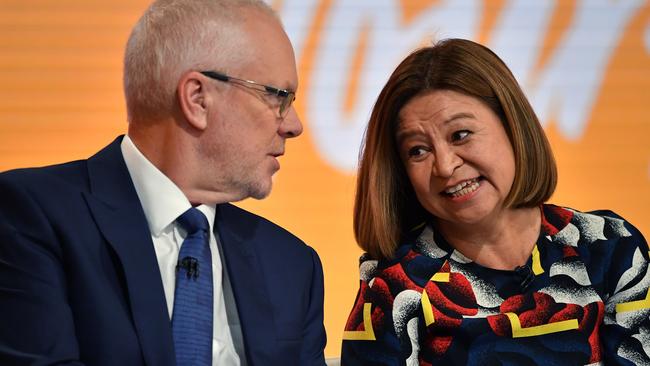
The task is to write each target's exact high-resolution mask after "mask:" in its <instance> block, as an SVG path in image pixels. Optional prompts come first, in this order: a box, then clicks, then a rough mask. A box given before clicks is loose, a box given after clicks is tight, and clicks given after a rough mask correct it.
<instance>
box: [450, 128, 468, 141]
mask: <svg viewBox="0 0 650 366" xmlns="http://www.w3.org/2000/svg"><path fill="white" fill-rule="evenodd" d="M470 133H471V132H470V131H468V130H461V131H456V132H454V133H453V134H451V140H452V141H461V140H464V139H465V138H466V137H467V136H469V134H470Z"/></svg>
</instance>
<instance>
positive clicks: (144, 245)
mask: <svg viewBox="0 0 650 366" xmlns="http://www.w3.org/2000/svg"><path fill="white" fill-rule="evenodd" d="M121 140H122V139H121V138H118V139H117V140H115V141H114V142H113V143H112V144H110V145H109V146H108V147H106V148H105V149H103V150H102V151H100V152H99V153H97V154H96V155H95V156H93V157H91V158H90V159H88V160H81V161H75V162H70V163H66V164H62V165H56V166H50V167H44V168H32V169H20V170H14V171H9V172H5V173H2V174H0V365H23V364H39V365H41V364H48V365H49V364H66V365H82V364H87V365H93V366H95V365H96V366H101V365H129V366H131V365H150V366H164V365H174V364H175V356H174V346H173V338H172V331H171V322H170V320H169V319H170V318H169V314H168V311H167V305H166V302H165V296H164V292H163V286H162V281H161V277H160V272H159V269H158V263H157V260H156V255H155V252H154V248H153V243H152V241H151V234H150V233H149V229H148V225H147V221H146V218H145V216H144V212H143V210H142V207H141V205H140V201H139V200H138V196H137V194H136V191H135V188H134V187H133V183H132V181H131V177H130V176H129V173H128V170H127V168H126V164H125V163H124V160H123V157H122V153H121V150H120V142H121ZM215 220H216V222H215V229H216V230H217V231H218V234H219V237H220V240H221V244H222V248H223V256H222V258H223V259H222V260H224V261H225V264H226V268H227V270H228V274H229V276H230V279H231V283H232V287H233V293H234V296H235V301H236V303H237V310H238V312H239V318H240V322H241V326H242V332H243V338H244V346H245V348H246V359H247V360H248V363H249V364H250V365H323V364H324V363H325V362H324V356H323V348H324V346H325V329H324V327H323V273H322V267H321V263H320V260H319V258H318V255H317V254H316V253H315V252H314V250H313V249H311V248H310V247H308V246H307V245H305V244H304V243H303V242H302V241H300V240H299V239H298V238H296V237H295V236H293V235H291V234H290V233H289V232H287V231H285V230H284V229H282V228H280V227H279V226H277V225H274V224H273V223H271V222H269V221H267V220H265V219H264V218H261V217H259V216H256V215H253V214H251V213H249V212H247V211H244V210H242V209H240V208H237V207H235V206H233V205H230V204H222V205H218V206H217V215H216V219H215Z"/></svg>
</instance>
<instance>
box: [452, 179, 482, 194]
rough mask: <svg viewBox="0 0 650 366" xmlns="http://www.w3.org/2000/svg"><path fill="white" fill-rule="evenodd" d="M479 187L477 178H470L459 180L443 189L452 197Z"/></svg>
mask: <svg viewBox="0 0 650 366" xmlns="http://www.w3.org/2000/svg"><path fill="white" fill-rule="evenodd" d="M478 187H479V183H478V179H476V178H474V179H470V180H466V181H464V182H460V183H458V184H456V185H455V186H453V187H450V188H447V189H445V193H447V194H449V195H452V196H453V197H460V196H464V195H466V194H468V193H472V192H474V191H475V190H477V189H478Z"/></svg>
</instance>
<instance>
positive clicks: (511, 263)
mask: <svg viewBox="0 0 650 366" xmlns="http://www.w3.org/2000/svg"><path fill="white" fill-rule="evenodd" d="M540 225H541V212H540V209H539V208H538V207H533V208H517V209H504V210H503V211H502V212H500V213H499V214H497V215H495V217H494V218H490V219H486V220H484V222H481V223H475V224H454V223H450V222H446V221H437V222H436V227H437V229H438V230H440V232H441V233H442V235H443V236H444V237H445V239H446V240H447V242H448V243H449V244H450V245H451V246H452V247H453V248H454V249H456V250H458V251H459V252H461V253H462V254H463V255H464V256H466V257H467V258H469V259H471V260H473V261H474V262H476V263H478V264H480V265H482V266H484V267H488V268H493V269H501V270H512V269H514V268H516V267H517V266H521V265H523V264H525V263H526V261H527V260H528V258H529V257H530V254H531V252H532V250H533V247H534V246H535V243H536V242H537V238H538V237H539V231H540Z"/></svg>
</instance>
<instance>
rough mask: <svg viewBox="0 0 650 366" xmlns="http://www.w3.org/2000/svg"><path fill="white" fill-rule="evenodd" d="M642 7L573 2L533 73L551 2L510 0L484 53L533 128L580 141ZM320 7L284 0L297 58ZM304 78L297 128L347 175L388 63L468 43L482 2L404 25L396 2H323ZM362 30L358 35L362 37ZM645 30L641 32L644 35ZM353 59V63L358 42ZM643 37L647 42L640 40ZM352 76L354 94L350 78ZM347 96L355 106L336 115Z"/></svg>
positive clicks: (607, 0)
mask: <svg viewBox="0 0 650 366" xmlns="http://www.w3.org/2000/svg"><path fill="white" fill-rule="evenodd" d="M643 3H644V0H619V1H611V0H582V1H576V2H575V9H574V12H573V14H572V16H571V21H570V25H569V27H568V30H567V31H566V32H565V33H564V34H563V35H562V38H561V40H560V41H559V44H558V45H557V47H556V48H555V49H554V50H553V51H552V54H551V56H550V58H549V59H548V61H547V62H545V63H544V65H542V67H541V69H536V64H537V62H538V59H539V56H540V54H541V51H542V49H541V48H542V44H543V42H544V38H545V37H546V34H547V32H549V26H550V20H551V16H552V15H553V13H554V12H555V11H556V7H559V6H562V4H561V1H552V0H536V1H530V0H510V1H508V2H506V3H505V4H504V10H503V11H502V12H501V14H500V16H499V19H498V20H497V22H496V25H495V27H494V29H493V30H492V36H491V38H490V44H488V46H489V47H491V48H492V49H493V50H494V51H495V52H496V53H497V54H499V55H500V56H501V57H502V58H503V59H504V61H505V62H506V63H507V64H508V66H510V67H511V69H512V70H513V73H514V74H515V76H516V77H517V79H518V80H519V81H520V82H521V84H522V87H523V88H524V90H525V91H526V93H527V95H528V96H529V98H530V100H531V103H532V104H533V107H534V108H535V111H536V112H537V113H538V115H539V117H540V120H541V121H542V123H543V124H545V123H547V122H548V121H549V120H550V119H554V120H555V121H557V123H558V129H559V131H560V132H561V133H562V134H563V135H564V136H565V137H566V138H570V139H578V138H580V137H581V135H582V133H583V131H584V129H585V126H586V124H587V123H588V122H589V117H590V113H591V110H592V109H593V103H594V101H595V99H596V97H597V95H598V93H599V91H600V86H601V82H602V79H603V76H604V73H605V71H606V67H607V64H608V63H609V60H610V59H611V56H612V54H613V52H614V50H615V49H616V46H617V45H618V42H619V40H620V38H621V36H622V35H623V31H624V29H625V27H626V25H627V24H628V22H629V21H630V19H631V17H632V16H633V15H634V14H635V12H636V11H638V10H639V8H640V7H641V6H642V5H643ZM320 5H321V2H320V0H284V1H283V2H282V8H281V9H280V14H281V16H282V18H283V20H284V22H285V26H286V29H287V33H288V34H289V37H290V38H291V40H292V42H293V43H294V46H295V49H296V57H297V58H298V59H299V60H300V59H301V57H302V55H303V54H304V50H305V48H306V47H307V45H306V39H307V36H308V34H309V32H310V30H311V27H312V24H313V22H314V21H315V19H316V12H317V10H318V9H319V6H320ZM325 10H326V11H327V14H325V15H324V22H323V28H322V30H321V34H320V41H319V44H318V45H316V49H315V58H314V63H313V65H312V67H311V68H310V69H309V70H308V71H307V72H309V73H310V83H309V86H308V87H309V89H308V90H304V89H301V90H300V97H303V98H306V104H305V105H306V115H305V116H304V117H305V119H306V122H308V123H309V127H310V128H311V130H312V135H313V138H314V144H315V146H316V148H317V150H318V152H319V154H320V155H321V157H322V158H323V159H324V160H325V161H326V162H328V163H329V164H330V165H332V166H333V167H335V168H337V169H339V170H341V171H343V172H349V173H353V172H354V169H355V168H356V164H357V159H358V152H359V147H360V145H361V140H362V138H363V133H364V130H365V126H366V124H367V121H368V117H369V115H370V110H371V109H372V106H373V103H374V101H375V99H376V97H377V95H378V94H379V91H380V89H381V87H382V86H383V85H384V83H385V82H386V80H387V78H388V76H389V75H390V73H391V72H392V70H393V69H394V68H395V66H396V65H397V63H398V62H399V61H400V60H401V59H402V58H403V57H404V56H406V55H407V54H408V52H410V51H411V50H413V49H414V48H416V47H418V46H420V45H422V44H423V42H426V41H429V40H433V39H440V38H447V37H460V38H469V39H475V38H476V37H477V35H478V31H479V29H478V27H479V24H480V22H481V20H482V15H483V10H484V9H483V1H480V0H473V1H472V0H456V1H453V0H449V1H439V2H437V3H436V4H435V5H432V6H431V7H429V8H427V9H423V10H422V11H421V12H420V13H419V14H417V16H416V17H415V18H414V19H412V20H410V21H409V22H408V23H407V24H405V23H404V22H403V20H402V19H403V15H402V7H401V6H400V1H399V0H332V1H331V3H330V6H329V7H326V8H325ZM364 32H366V33H364ZM649 32H650V31H649ZM362 34H364V35H365V37H366V38H365V41H366V42H365V48H364V49H363V50H361V52H362V56H363V57H362V58H361V59H362V60H363V62H362V63H361V64H360V65H359V69H358V70H356V71H355V70H352V65H353V60H355V59H356V58H357V57H358V54H357V53H358V52H359V50H358V45H359V39H360V37H362ZM646 39H647V37H646ZM354 72H358V75H356V77H357V81H358V82H357V83H356V84H355V85H356V90H352V91H349V90H348V88H349V87H350V85H351V83H350V79H351V77H352V76H353V73H354ZM350 93H353V95H354V96H355V99H354V100H355V103H354V104H353V105H352V106H351V107H350V106H349V108H347V110H346V108H345V104H346V98H347V97H348V95H350Z"/></svg>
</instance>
